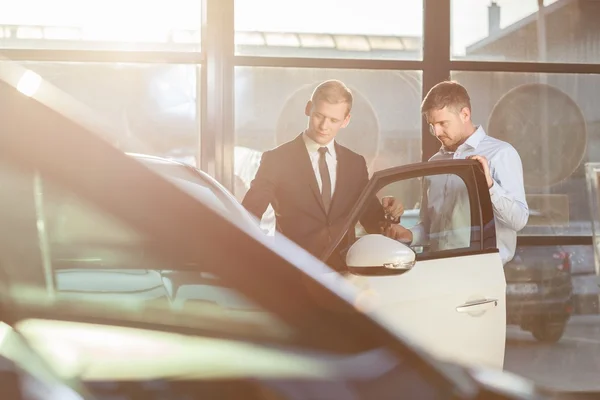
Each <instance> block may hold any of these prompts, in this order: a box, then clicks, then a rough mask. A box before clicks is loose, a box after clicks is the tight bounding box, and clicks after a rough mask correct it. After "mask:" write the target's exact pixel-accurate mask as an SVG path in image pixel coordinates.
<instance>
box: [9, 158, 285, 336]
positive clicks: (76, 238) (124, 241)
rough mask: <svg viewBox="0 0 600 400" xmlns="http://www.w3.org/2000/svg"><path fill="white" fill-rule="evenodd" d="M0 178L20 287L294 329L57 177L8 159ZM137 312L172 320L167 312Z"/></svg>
mask: <svg viewBox="0 0 600 400" xmlns="http://www.w3.org/2000/svg"><path fill="white" fill-rule="evenodd" d="M0 185H1V186H0V187H1V189H2V190H1V191H0V267H1V269H2V272H3V274H4V275H5V276H4V278H5V279H4V280H5V283H8V285H9V286H10V289H11V290H12V291H23V290H25V289H32V288H37V289H42V290H43V291H45V292H46V293H50V294H51V295H52V296H53V297H55V298H58V299H71V300H73V299H75V300H77V299H81V300H82V301H83V300H86V301H93V302H97V303H99V304H103V305H107V306H119V305H120V306H123V305H126V306H127V307H134V308H136V307H142V308H143V307H144V306H152V307H160V308H161V309H162V310H163V311H164V312H167V313H169V314H170V315H171V316H170V318H171V322H172V323H174V324H176V325H184V326H185V325H194V324H195V325H197V324H202V322H201V320H202V318H205V319H206V320H209V321H210V324H209V325H210V329H214V330H216V331H219V330H223V331H224V333H225V334H226V333H227V332H229V333H231V334H234V333H239V332H246V333H247V334H250V335H254V336H261V335H262V336H264V337H280V338H288V335H290V330H289V329H290V328H289V326H287V325H286V324H285V323H283V322H282V321H280V320H279V319H278V318H276V317H274V316H273V315H271V314H269V313H268V312H266V311H264V310H263V309H261V308H260V307H258V306H257V305H255V304H254V303H253V302H251V301H250V300H249V299H247V298H246V297H245V296H243V295H242V294H240V293H238V292H237V291H236V290H235V288H231V287H227V286H225V285H223V284H222V283H221V282H220V281H219V279H218V277H217V276H215V275H214V274H212V273H210V274H209V273H208V272H207V269H206V268H205V265H204V262H209V261H208V260H201V259H200V260H190V261H189V263H187V264H186V265H182V264H181V263H178V262H174V261H172V260H167V259H163V258H161V257H159V256H158V255H157V252H156V250H155V247H156V245H157V243H154V242H152V240H150V239H148V237H146V236H145V235H143V234H141V233H140V232H139V231H137V230H135V229H132V228H131V227H130V226H129V225H128V224H127V223H126V222H124V221H122V220H120V219H117V218H115V217H113V216H112V215H110V214H107V213H106V212H104V211H102V210H100V209H98V208H97V207H96V206H95V205H93V204H91V203H89V202H87V201H85V200H83V199H82V198H81V197H79V196H77V195H75V194H73V193H72V192H70V191H68V190H63V189H62V188H61V187H59V186H57V185H55V184H53V180H52V179H51V178H49V177H47V176H43V175H41V174H39V173H38V172H36V171H34V170H24V169H17V168H14V167H12V166H11V165H10V164H8V163H5V162H4V163H3V162H0ZM165 212H174V211H169V210H165ZM25 292H27V290H25ZM34 292H35V291H34V290H31V291H30V293H34ZM135 318H137V319H141V320H148V321H154V320H157V321H159V322H160V319H163V322H164V317H162V316H161V315H160V314H155V315H152V314H151V313H139V314H137V315H136V316H135Z"/></svg>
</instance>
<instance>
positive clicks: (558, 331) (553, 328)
mask: <svg viewBox="0 0 600 400" xmlns="http://www.w3.org/2000/svg"><path fill="white" fill-rule="evenodd" d="M566 325H567V323H566V321H564V322H540V323H538V324H535V325H534V326H533V327H532V329H531V334H532V335H533V337H534V338H536V340H537V341H539V342H543V343H556V342H558V341H559V340H560V338H561V337H562V335H563V334H564V332H565V326H566Z"/></svg>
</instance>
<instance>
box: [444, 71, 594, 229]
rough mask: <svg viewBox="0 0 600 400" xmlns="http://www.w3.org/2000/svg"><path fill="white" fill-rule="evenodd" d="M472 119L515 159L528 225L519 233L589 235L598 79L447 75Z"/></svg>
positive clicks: (518, 75)
mask: <svg viewBox="0 0 600 400" xmlns="http://www.w3.org/2000/svg"><path fill="white" fill-rule="evenodd" d="M452 78H453V79H455V80H457V81H459V82H460V83H462V84H463V85H465V87H466V88H467V90H468V91H469V93H470V95H471V102H472V107H473V120H474V122H475V123H476V124H482V125H483V126H484V128H485V129H486V132H487V133H488V134H490V135H491V136H494V137H497V138H499V139H502V140H505V141H507V142H509V143H511V144H512V145H513V146H514V147H515V148H516V149H517V151H518V152H519V154H520V156H521V160H522V162H523V169H524V179H525V191H526V193H527V201H528V204H529V208H530V217H529V222H528V224H527V226H526V227H525V229H524V230H523V231H521V233H520V234H521V235H529V234H535V235H591V233H592V232H591V222H590V221H591V217H590V205H589V201H588V195H587V183H586V177H585V163H586V162H589V161H600V141H599V140H600V124H599V122H598V121H599V118H600V114H599V113H598V109H599V104H598V102H599V100H600V99H599V98H598V96H597V93H598V91H599V90H600V78H599V77H597V76H594V75H570V74H528V73H504V72H453V73H452Z"/></svg>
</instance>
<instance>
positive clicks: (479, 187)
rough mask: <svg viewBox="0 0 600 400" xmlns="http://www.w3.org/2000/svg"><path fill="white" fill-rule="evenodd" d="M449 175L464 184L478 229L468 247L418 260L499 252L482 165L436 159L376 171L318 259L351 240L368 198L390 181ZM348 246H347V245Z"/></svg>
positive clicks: (467, 161) (423, 256)
mask: <svg viewBox="0 0 600 400" xmlns="http://www.w3.org/2000/svg"><path fill="white" fill-rule="evenodd" d="M448 174H452V175H456V176H458V177H459V178H461V179H462V181H463V183H464V184H465V186H466V188H467V191H468V196H469V207H470V209H471V227H472V229H473V227H477V228H478V231H475V232H474V231H473V230H472V231H471V241H470V244H469V248H459V249H449V250H442V251H436V252H432V253H426V254H419V255H417V259H418V260H435V259H443V258H451V257H460V256H469V255H473V254H484V253H497V252H499V251H498V248H497V243H496V230H495V220H494V213H493V208H492V202H491V197H490V194H489V190H488V189H487V185H486V180H485V175H484V173H483V169H482V168H481V165H480V164H479V163H478V162H477V161H474V160H438V161H427V162H420V163H412V164H408V165H404V166H400V167H393V168H388V169H385V170H381V171H377V172H375V173H374V174H373V176H372V177H371V179H370V180H369V183H368V184H367V186H366V187H365V188H364V189H363V191H362V193H361V195H360V196H359V198H358V200H357V201H356V203H355V204H354V206H353V208H352V211H351V212H350V214H349V217H348V218H347V220H346V223H345V225H344V227H343V229H342V230H341V231H340V233H339V234H338V236H337V237H336V239H335V240H333V241H332V242H331V243H330V245H329V247H327V249H325V251H324V252H323V253H322V254H321V255H320V257H319V258H320V259H321V260H328V259H329V257H331V255H332V254H333V252H334V251H336V249H337V248H338V246H339V245H340V244H341V243H342V242H343V241H344V240H352V236H353V234H352V231H353V229H354V227H355V225H356V224H357V223H358V220H359V218H360V216H361V214H362V212H363V209H364V207H366V206H367V205H368V199H369V198H371V197H372V196H376V194H377V193H378V192H379V191H380V190H381V189H382V188H384V187H385V186H387V185H389V184H391V183H393V182H399V181H403V180H408V179H414V178H419V177H424V176H432V175H448ZM475 235H477V236H479V240H474V236H475ZM477 243H479V245H477ZM347 245H348V246H349V245H350V243H347Z"/></svg>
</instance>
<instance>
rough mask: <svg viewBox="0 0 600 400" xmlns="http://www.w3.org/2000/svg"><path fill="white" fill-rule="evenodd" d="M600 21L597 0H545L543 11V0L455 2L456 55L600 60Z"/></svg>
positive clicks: (473, 58)
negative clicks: (539, 0)
mask: <svg viewBox="0 0 600 400" xmlns="http://www.w3.org/2000/svg"><path fill="white" fill-rule="evenodd" d="M540 15H543V19H540ZM599 19H600V3H598V2H597V1H567V0H544V7H543V8H542V12H541V13H540V12H539V9H538V1H537V0H525V1H524V0H498V1H492V2H489V1H479V0H453V1H452V56H453V58H454V59H470V60H485V61H530V62H536V61H546V62H563V63H598V62H599V61H600V29H599V28H598V26H599V25H598V20H599ZM540 21H542V22H540Z"/></svg>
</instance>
